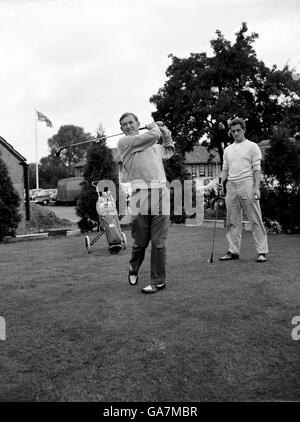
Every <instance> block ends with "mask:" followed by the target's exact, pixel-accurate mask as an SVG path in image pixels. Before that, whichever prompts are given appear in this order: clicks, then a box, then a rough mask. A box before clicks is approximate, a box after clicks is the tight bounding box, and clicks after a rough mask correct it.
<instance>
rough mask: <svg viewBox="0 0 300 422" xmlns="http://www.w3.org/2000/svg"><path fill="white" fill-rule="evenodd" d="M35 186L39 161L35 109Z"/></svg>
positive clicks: (37, 181) (37, 178)
mask: <svg viewBox="0 0 300 422" xmlns="http://www.w3.org/2000/svg"><path fill="white" fill-rule="evenodd" d="M35 186H36V189H39V163H38V143H37V112H36V110H35Z"/></svg>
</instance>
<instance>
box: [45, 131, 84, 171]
mask: <svg viewBox="0 0 300 422" xmlns="http://www.w3.org/2000/svg"><path fill="white" fill-rule="evenodd" d="M91 139H92V137H91V135H90V133H85V132H84V130H83V129H82V128H81V127H78V126H74V125H66V126H61V127H60V129H59V131H58V132H57V134H56V135H54V136H52V138H50V139H48V145H49V148H50V150H51V154H54V153H55V151H57V150H58V149H59V148H60V147H62V146H65V145H71V144H75V143H78V142H87V141H90V140H91ZM89 145H90V144H89V143H87V144H86V145H79V146H76V147H72V148H68V149H64V150H62V151H61V153H60V157H59V160H60V162H62V163H65V164H66V165H67V166H68V167H70V168H72V166H73V165H74V164H76V163H78V162H79V161H80V160H82V159H83V158H84V157H85V156H86V150H87V148H88V146H89Z"/></svg>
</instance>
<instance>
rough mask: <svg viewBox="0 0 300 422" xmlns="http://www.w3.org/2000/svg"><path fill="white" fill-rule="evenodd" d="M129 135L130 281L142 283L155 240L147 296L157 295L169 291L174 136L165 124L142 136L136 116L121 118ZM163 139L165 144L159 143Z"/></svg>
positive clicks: (124, 142) (123, 143)
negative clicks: (169, 178) (168, 169)
mask: <svg viewBox="0 0 300 422" xmlns="http://www.w3.org/2000/svg"><path fill="white" fill-rule="evenodd" d="M119 121H120V126H121V130H122V131H123V133H124V134H125V136H124V137H122V138H120V140H119V142H118V149H119V152H120V155H121V158H122V161H123V165H124V168H125V170H126V171H127V174H128V181H129V182H131V188H132V197H131V201H130V209H131V213H132V237H133V239H134V243H133V247H132V256H131V260H130V264H129V273H128V281H129V284H131V285H136V284H137V283H138V271H139V269H140V266H141V264H142V262H143V260H144V257H145V251H146V248H147V246H148V244H149V241H150V240H151V275H150V284H149V285H147V286H146V287H144V288H143V289H142V292H143V293H156V292H157V291H159V290H161V289H163V288H164V287H166V256H167V249H166V241H167V235H168V226H169V217H170V216H169V214H170V211H169V210H170V197H169V190H168V188H167V186H166V175H165V170H164V167H163V162H162V160H163V159H169V158H170V157H172V155H173V154H174V143H173V141H172V138H171V132H170V131H169V130H168V129H167V127H166V126H164V125H163V124H162V123H160V122H158V123H154V122H153V123H150V124H148V125H146V128H147V129H148V132H146V133H143V134H139V127H140V123H139V120H138V118H137V116H136V115H135V114H133V113H124V114H123V115H122V116H121V117H120V120H119ZM161 137H162V144H159V143H158V141H159V140H160V138H161Z"/></svg>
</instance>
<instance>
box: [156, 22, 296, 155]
mask: <svg viewBox="0 0 300 422" xmlns="http://www.w3.org/2000/svg"><path fill="white" fill-rule="evenodd" d="M247 31H248V28H247V24H246V23H242V26H241V29H240V30H239V31H238V32H237V33H236V39H235V42H234V43H233V44H232V43H231V42H230V41H228V40H226V39H225V38H224V36H223V35H222V33H221V31H219V30H217V31H216V34H217V37H216V39H213V40H212V41H211V47H212V50H213V56H211V57H208V56H207V54H206V53H205V52H203V53H192V54H191V55H190V57H188V58H178V57H176V56H173V55H172V54H171V55H170V57H171V59H172V63H171V65H170V66H169V67H168V69H167V71H166V76H167V81H166V82H165V84H164V86H163V87H162V88H160V89H159V91H158V93H157V94H156V95H153V96H152V97H151V98H150V101H151V102H152V103H154V104H155V105H156V108H157V111H155V112H154V113H153V117H154V119H155V120H162V121H164V122H165V123H166V124H167V125H168V127H169V128H170V130H171V131H172V133H173V135H174V139H175V140H176V144H177V148H179V149H180V150H181V151H182V152H183V153H184V152H185V151H190V150H192V148H193V146H194V145H195V144H197V143H198V142H199V140H200V139H201V138H202V137H203V136H206V137H207V138H208V139H209V142H210V145H209V148H217V150H218V152H219V154H220V157H221V161H222V158H223V148H224V147H225V146H226V145H227V144H228V143H230V141H231V139H230V137H229V135H228V126H227V122H228V120H229V119H231V118H232V117H234V116H239V117H243V118H246V119H247V120H248V121H247V137H248V138H249V139H251V140H253V141H255V142H258V141H260V140H263V139H268V137H269V136H270V134H271V130H272V127H273V126H274V125H277V124H279V123H280V122H282V121H284V120H285V121H290V120H291V116H293V126H294V128H295V130H296V129H297V127H299V126H300V113H299V110H300V101H299V96H300V84H299V83H298V82H297V81H294V80H293V78H292V73H291V70H290V69H289V68H288V66H285V67H284V69H283V70H278V69H277V67H276V66H273V67H272V69H269V68H268V67H267V66H266V65H265V64H264V63H263V62H262V61H260V60H258V59H257V57H256V52H255V50H254V48H253V44H254V42H255V40H256V39H257V38H258V34H257V33H251V34H250V35H247Z"/></svg>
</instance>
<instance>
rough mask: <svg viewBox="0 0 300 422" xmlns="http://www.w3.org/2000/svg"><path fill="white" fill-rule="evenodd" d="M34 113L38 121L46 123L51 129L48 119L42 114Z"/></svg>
mask: <svg viewBox="0 0 300 422" xmlns="http://www.w3.org/2000/svg"><path fill="white" fill-rule="evenodd" d="M36 112H37V116H38V120H41V121H43V122H46V125H47V126H49V127H53V124H52V122H51V120H50V119H48V117H46V116H45V115H44V114H43V113H40V112H39V111H37V110H36Z"/></svg>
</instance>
